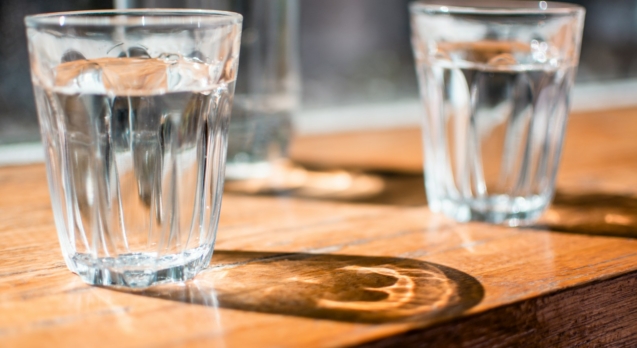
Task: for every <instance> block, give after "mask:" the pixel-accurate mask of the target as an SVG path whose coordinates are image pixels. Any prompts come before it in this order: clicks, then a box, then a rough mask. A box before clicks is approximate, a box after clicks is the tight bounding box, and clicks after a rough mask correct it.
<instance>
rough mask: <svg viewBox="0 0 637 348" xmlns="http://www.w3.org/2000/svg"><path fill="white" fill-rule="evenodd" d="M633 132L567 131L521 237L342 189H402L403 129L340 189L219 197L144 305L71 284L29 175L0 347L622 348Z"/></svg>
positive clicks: (0, 184)
mask: <svg viewBox="0 0 637 348" xmlns="http://www.w3.org/2000/svg"><path fill="white" fill-rule="evenodd" d="M635 116H636V110H618V111H613V112H609V113H606V114H599V113H591V114H581V115H577V116H575V117H572V119H571V121H570V125H569V131H568V134H567V138H566V139H567V140H566V144H565V151H564V156H563V165H562V169H561V171H560V174H559V180H558V194H557V196H556V200H555V204H554V205H553V206H552V208H551V209H550V210H549V211H548V212H547V214H545V216H544V217H543V219H542V221H540V222H539V223H537V224H536V225H534V226H531V227H529V228H524V229H512V228H505V227H499V226H491V225H487V224H478V223H471V224H457V223H454V222H452V221H450V220H448V219H446V218H444V217H441V216H437V215H434V214H431V213H430V212H429V211H428V210H427V209H426V207H425V206H424V204H425V199H424V193H423V190H424V188H423V185H422V177H421V174H419V173H416V174H413V175H395V174H391V175H386V174H378V173H375V172H371V173H370V172H360V171H358V170H363V169H368V170H369V169H375V170H383V171H403V172H412V173H415V172H417V171H418V169H416V168H418V167H419V166H420V162H419V161H420V158H419V157H418V156H416V155H415V153H417V152H418V151H420V150H418V149H419V148H420V143H419V141H420V139H419V136H416V135H417V134H418V131H417V130H413V129H411V130H409V129H408V130H395V131H389V132H387V133H385V135H384V136H383V137H382V138H378V137H375V139H376V140H377V141H378V140H379V139H382V141H383V142H384V146H381V144H377V147H375V148H372V149H374V151H376V152H375V154H374V156H369V155H365V156H362V157H361V158H368V159H372V160H373V161H371V162H366V160H361V161H360V162H358V163H357V164H356V165H355V166H352V168H354V169H356V171H343V170H341V169H338V170H337V169H330V170H328V171H316V170H314V171H305V170H303V169H302V168H301V169H299V168H298V167H291V169H290V168H288V169H289V170H292V171H295V172H294V175H296V179H295V180H296V181H295V184H294V186H293V187H291V186H288V187H287V188H285V190H284V194H281V195H271V194H258V195H249V194H241V193H237V192H250V191H245V190H246V187H247V188H249V189H254V188H255V187H257V186H238V187H235V188H234V189H232V185H230V188H229V191H234V192H235V193H231V192H227V193H226V194H225V196H224V203H223V207H222V216H221V221H220V226H219V232H218V239H217V245H216V248H215V249H216V252H215V256H214V257H213V261H212V263H211V265H210V267H209V268H208V269H207V270H205V271H204V272H203V273H202V274H200V275H199V276H198V277H197V278H196V279H195V280H194V281H191V282H188V283H186V284H182V285H171V286H160V287H156V288H152V289H148V290H146V291H144V292H123V291H115V290H112V289H106V288H99V287H91V286H87V285H85V284H83V283H82V282H81V281H80V280H79V278H78V277H77V276H75V275H73V274H72V273H71V272H69V271H68V270H67V269H66V266H65V265H64V262H63V260H62V257H61V254H60V251H59V246H58V243H57V237H56V232H55V226H54V223H53V217H52V212H51V208H50V203H49V198H48V191H47V188H46V179H45V173H44V167H43V166H42V165H32V166H20V167H5V168H1V169H0V192H2V195H0V250H1V251H2V252H1V253H0V346H7V347H14V346H16V347H17V346H42V345H52V346H78V345H81V346H92V347H111V346H121V347H147V346H153V347H154V346H157V347H162V346H166V347H174V346H210V345H214V346H225V347H244V346H264V347H268V346H277V347H298V346H304V347H334V346H348V345H360V344H368V345H369V346H371V347H373V346H379V347H381V346H392V345H398V344H400V345H407V344H410V345H422V346H427V345H429V346H454V345H456V346H478V347H481V346H485V347H486V346H497V345H502V346H507V345H508V346H525V345H531V346H533V345H547V346H575V345H578V344H579V345H617V346H631V345H634V344H635V341H634V340H635V337H634V332H635V330H634V328H635V323H636V322H637V311H636V310H635V309H636V308H635V307H636V306H637V304H636V303H635V301H634V299H633V297H634V296H632V295H631V294H632V291H633V289H634V285H635V282H636V277H637V239H636V238H635V237H637V210H636V209H634V208H636V207H637V175H635V174H634V173H635V172H637V142H635V141H634V140H633V134H637V117H635ZM359 136H360V138H359V139H367V138H366V137H367V136H368V135H365V134H361V135H359ZM396 138H400V139H402V141H397V142H394V141H392V139H396ZM347 139H350V138H347ZM406 139H412V140H411V141H407V142H406V143H405V142H403V141H406ZM350 140H351V139H350ZM303 141H304V140H303V139H299V140H298V144H301V143H302V142H303ZM325 141H326V142H329V141H336V142H337V141H339V140H338V136H337V135H334V136H330V137H328V138H326V140H325ZM343 141H346V140H343ZM351 141H353V142H352V143H350V145H352V146H351V147H347V146H346V147H341V148H342V149H343V148H350V149H351V150H352V151H353V152H356V151H364V149H365V146H364V145H360V146H359V147H356V146H353V144H354V140H351ZM311 143H312V144H313V146H319V145H320V144H321V140H320V139H313V140H312V142H311ZM364 143H365V142H364V141H363V142H362V143H360V144H364ZM407 143H410V144H411V145H408V144H407ZM306 144H309V143H306ZM299 146H300V145H299ZM405 146H408V147H409V148H410V150H408V151H412V152H410V153H411V154H412V155H413V156H414V157H409V156H412V155H408V156H407V155H406V157H403V158H402V159H400V160H398V159H396V157H395V156H394V155H393V154H394V153H397V152H396V151H397V150H398V149H397V148H398V147H400V148H401V149H402V148H403V147H405ZM310 147H311V146H308V147H307V148H308V149H309V148H310ZM319 147H320V146H319ZM334 147H335V148H336V145H334ZM392 147H393V150H392ZM385 148H386V149H385ZM297 149H299V147H297ZM325 149H327V148H325ZM381 149H385V150H381ZM408 151H405V152H403V153H404V154H406V153H407V152H408ZM302 154H303V151H300V152H298V151H297V152H296V155H297V156H301V155H302ZM341 154H342V158H341V160H342V161H346V159H347V158H348V156H352V157H353V156H354V155H355V153H346V151H341ZM407 157H409V158H407ZM308 158H309V157H308ZM325 158H326V159H328V158H330V156H326V157H325ZM331 159H334V158H331ZM310 162H311V161H310V160H308V163H310ZM338 163H341V162H338V161H335V162H332V163H331V164H329V163H327V162H326V163H324V164H325V167H326V168H328V167H330V166H331V165H336V164H338ZM317 166H318V165H317ZM401 168H402V169H401ZM405 168H406V169H405ZM299 170H301V171H299ZM299 173H300V174H299ZM299 178H300V179H299ZM343 183H348V185H350V186H349V187H348V186H347V185H343ZM269 184H271V183H265V184H264V183H260V184H259V185H262V186H259V187H257V189H256V191H252V192H257V193H259V192H270V193H271V192H277V191H280V188H281V187H282V186H277V187H278V188H277V187H275V188H274V189H270V190H267V185H269ZM339 185H342V186H339ZM264 187H265V188H266V189H264ZM339 187H340V188H339ZM352 187H355V189H352ZM337 188H338V189H337ZM242 190H244V191H242Z"/></svg>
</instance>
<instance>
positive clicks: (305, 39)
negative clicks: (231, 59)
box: [0, 0, 637, 163]
mask: <svg viewBox="0 0 637 348" xmlns="http://www.w3.org/2000/svg"><path fill="white" fill-rule="evenodd" d="M226 1H228V0H226ZM275 1H276V0H275ZM287 1H294V0H287ZM222 2H223V0H221V1H220V0H216V1H204V0H182V1H179V0H165V1H162V0H114V1H112V2H111V1H108V0H106V1H99V0H57V1H48V0H29V1H24V0H2V1H1V2H0V30H1V32H2V35H1V36H0V163H18V162H31V161H39V160H41V159H42V156H43V155H42V154H41V151H40V150H39V145H38V142H39V131H38V124H37V117H36V112H35V106H34V101H33V95H32V90H31V83H30V77H29V63H28V55H27V48H26V38H25V30H24V25H23V17H24V16H25V15H28V14H34V13H42V12H56V11H69V10H86V9H106V8H114V7H116V6H119V7H139V6H145V7H165V6H172V7H176V6H179V7H189V8H197V7H201V8H215V6H216V5H217V4H221V3H222ZM281 2H282V3H283V2H285V0H282V1H281ZM409 2H410V1H408V0H349V1H341V0H302V1H299V5H300V6H299V7H298V42H299V45H298V52H297V53H298V55H299V57H300V68H299V70H300V76H301V100H300V101H301V103H300V109H299V110H298V112H296V113H295V115H294V125H295V129H296V134H297V135H313V134H325V133H339V132H348V131H357V130H364V129H386V128H392V127H394V128H396V127H405V126H416V125H418V122H419V115H420V108H419V104H418V101H417V98H418V95H417V84H416V77H415V73H414V62H413V58H412V53H411V47H410V41H409V18H408V11H407V5H408V3H409ZM568 2H572V3H577V4H580V5H582V6H584V7H585V8H586V9H587V15H586V25H585V30H584V39H583V45H582V54H581V62H580V67H579V72H578V76H577V81H576V82H577V83H576V87H575V91H574V102H573V106H574V108H575V109H577V110H587V109H601V108H607V107H624V106H630V105H634V104H637V98H635V97H634V95H637V0H615V1H612V2H608V1H604V0H578V1H568Z"/></svg>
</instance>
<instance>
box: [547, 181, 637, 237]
mask: <svg viewBox="0 0 637 348" xmlns="http://www.w3.org/2000/svg"><path fill="white" fill-rule="evenodd" d="M537 227H538V228H547V229H549V230H551V231H556V232H564V233H577V234H587V235H599V236H612V237H624V238H637V197H634V196H631V195H618V194H608V193H603V192H594V193H585V194H572V193H564V192H559V191H558V192H557V193H556V195H555V198H554V199H553V203H552V204H551V208H550V209H549V211H547V212H546V214H544V217H543V218H542V220H540V221H539V222H538V224H537Z"/></svg>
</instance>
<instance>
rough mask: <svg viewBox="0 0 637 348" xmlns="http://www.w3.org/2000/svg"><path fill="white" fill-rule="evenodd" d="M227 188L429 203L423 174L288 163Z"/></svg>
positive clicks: (389, 202)
mask: <svg viewBox="0 0 637 348" xmlns="http://www.w3.org/2000/svg"><path fill="white" fill-rule="evenodd" d="M225 191H226V192H232V193H239V194H258V195H286V196H290V197H298V198H306V199H319V200H331V201H341V202H352V203H368V204H387V205H398V206H419V205H425V204H427V199H426V197H425V186H424V178H423V175H422V174H392V173H364V172H357V171H347V170H310V169H307V168H303V167H300V166H298V165H295V164H292V163H288V162H284V163H281V164H279V165H278V166H276V167H275V170H274V172H273V173H272V174H271V175H270V176H268V177H265V178H255V179H248V180H230V181H228V182H226V184H225Z"/></svg>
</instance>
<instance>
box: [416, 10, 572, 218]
mask: <svg viewBox="0 0 637 348" xmlns="http://www.w3.org/2000/svg"><path fill="white" fill-rule="evenodd" d="M410 11H411V26H412V46H413V50H414V56H415V60H416V65H417V74H418V80H419V87H420V95H421V100H422V102H423V106H424V110H425V113H424V119H423V126H422V129H423V145H424V153H425V186H426V191H427V199H428V201H429V207H430V208H431V210H433V211H436V212H442V213H444V214H446V215H448V216H450V217H452V218H454V219H456V220H458V221H463V222H464V221H486V222H492V223H501V224H506V225H510V226H517V225H525V224H529V223H532V222H533V221H535V220H536V219H537V218H538V217H539V216H540V215H541V214H542V212H543V211H544V210H546V208H547V207H548V205H549V203H550V201H551V199H552V197H553V193H554V190H555V176H556V172H557V169H558V164H559V160H560V153H561V149H562V142H563V137H564V130H565V126H566V121H567V118H568V113H569V93H570V89H571V86H572V84H573V79H574V75H575V72H576V68H577V64H578V61H579V51H580V42H581V35H582V28H583V24H584V9H583V8H581V7H579V6H576V5H571V4H563V3H553V2H545V1H539V2H537V1H484V2H483V1H439V2H426V1H425V2H416V3H413V4H412V5H411V7H410Z"/></svg>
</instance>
